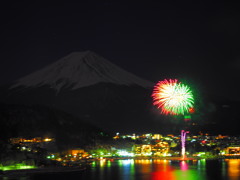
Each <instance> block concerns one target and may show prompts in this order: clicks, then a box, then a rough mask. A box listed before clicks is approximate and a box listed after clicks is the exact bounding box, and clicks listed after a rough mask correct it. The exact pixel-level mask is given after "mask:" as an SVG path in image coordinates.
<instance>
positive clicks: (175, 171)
mask: <svg viewBox="0 0 240 180" xmlns="http://www.w3.org/2000/svg"><path fill="white" fill-rule="evenodd" d="M95 163H97V164H99V167H97V166H95V165H94V164H95ZM93 165H94V166H92V167H94V168H96V169H91V173H96V172H97V171H98V170H97V169H98V168H101V169H102V168H103V169H106V168H109V169H110V170H111V171H114V172H115V175H116V176H115V178H114V179H121V180H125V179H126V180H138V179H139V180H212V179H213V180H215V179H217V180H239V179H240V159H227V160H205V159H202V160H188V161H171V160H160V159H155V160H149V159H148V160H146V159H144V160H133V159H128V160H115V161H107V160H105V161H102V162H94V163H93ZM111 173H112V172H111ZM106 175H107V174H104V173H103V174H101V177H100V176H99V179H104V180H105V179H111V178H113V177H111V175H110V176H109V175H107V176H106Z"/></svg>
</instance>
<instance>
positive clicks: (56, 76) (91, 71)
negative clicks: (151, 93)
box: [11, 51, 153, 91]
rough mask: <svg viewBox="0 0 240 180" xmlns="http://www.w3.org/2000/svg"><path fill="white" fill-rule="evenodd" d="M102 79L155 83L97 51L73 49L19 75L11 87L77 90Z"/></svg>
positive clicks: (106, 81)
mask: <svg viewBox="0 0 240 180" xmlns="http://www.w3.org/2000/svg"><path fill="white" fill-rule="evenodd" d="M100 82H103V83H113V84H117V85H138V86H141V87H152V86H153V83H152V82H150V81H147V80H144V79H141V78H139V77H137V76H135V75H133V74H131V73H129V72H127V71H125V70H123V69H121V68H119V67H118V66H116V65H114V64H112V63H111V62H109V61H107V60H106V59H104V58H103V57H101V56H99V55H97V54H96V53H94V52H91V51H86V52H74V53H71V54H69V55H68V56H65V57H63V58H61V59H60V60H58V61H56V62H54V63H53V64H51V65H49V66H47V67H45V68H43V69H41V70H39V71H36V72H34V73H32V74H30V75H28V76H25V77H23V78H21V79H19V80H18V81H17V82H16V83H15V84H14V85H12V86H11V88H15V87H19V86H24V87H41V86H44V85H48V86H50V87H51V88H53V89H55V90H57V91H60V90H61V89H62V88H70V89H72V90H76V89H79V88H82V87H87V86H90V85H94V84H98V83H100Z"/></svg>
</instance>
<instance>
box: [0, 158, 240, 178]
mask: <svg viewBox="0 0 240 180" xmlns="http://www.w3.org/2000/svg"><path fill="white" fill-rule="evenodd" d="M124 159H133V160H171V161H197V160H201V159H205V160H217V159H240V157H239V156H217V157H186V158H184V159H183V158H182V157H144V156H142V157H141V156H139V157H114V158H109V157H107V158H103V159H97V158H96V159H86V161H85V163H84V165H83V166H72V167H63V166H56V167H40V168H32V169H17V170H6V171H1V173H0V177H4V176H5V177H18V176H28V175H36V174H54V173H68V172H83V171H84V170H86V169H87V166H88V164H89V163H91V162H93V161H100V160H111V161H114V160H124Z"/></svg>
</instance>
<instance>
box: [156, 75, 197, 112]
mask: <svg viewBox="0 0 240 180" xmlns="http://www.w3.org/2000/svg"><path fill="white" fill-rule="evenodd" d="M152 97H153V104H154V105H155V106H157V107H158V108H160V109H161V113H163V114H172V115H179V114H182V115H184V114H186V113H189V109H191V108H193V103H194V98H193V94H192V91H191V90H190V88H189V87H188V86H187V85H184V84H182V83H180V82H178V80H177V79H169V80H167V79H165V80H164V81H159V82H158V83H157V84H156V85H155V86H154V90H153V94H152Z"/></svg>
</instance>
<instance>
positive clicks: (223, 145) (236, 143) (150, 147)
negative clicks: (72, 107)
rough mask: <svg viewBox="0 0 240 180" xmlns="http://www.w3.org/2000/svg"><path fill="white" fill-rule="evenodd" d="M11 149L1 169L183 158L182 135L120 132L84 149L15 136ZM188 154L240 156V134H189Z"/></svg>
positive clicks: (196, 157) (53, 141)
mask: <svg viewBox="0 0 240 180" xmlns="http://www.w3.org/2000/svg"><path fill="white" fill-rule="evenodd" d="M5 148H7V149H8V150H7V151H5V154H1V163H0V170H2V171H7V170H15V169H28V168H39V167H78V166H82V165H85V164H86V163H89V162H93V161H99V160H106V159H108V160H114V159H130V158H134V159H146V158H148V159H149V158H151V159H154V158H156V159H173V160H174V159H179V158H180V157H181V138H180V135H173V134H168V135H165V136H163V135H161V134H152V133H148V134H140V135H139V134H134V133H133V134H120V133H116V134H115V135H114V136H112V137H108V138H105V139H104V140H96V141H95V144H94V145H88V146H86V147H84V148H82V147H79V148H69V149H67V150H64V151H61V152H60V151H57V147H56V139H55V138H53V137H35V138H23V137H17V138H11V139H9V143H8V144H7V145H6V147H5ZM186 157H187V158H192V159H209V158H231V157H232V158H238V157H240V137H238V136H227V135H215V136H213V135H209V134H203V133H200V134H199V135H190V134H188V135H187V136H186Z"/></svg>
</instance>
